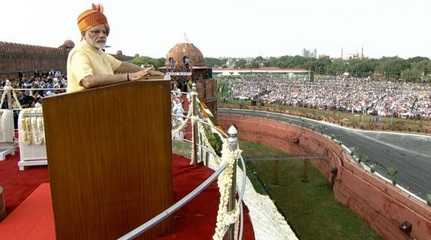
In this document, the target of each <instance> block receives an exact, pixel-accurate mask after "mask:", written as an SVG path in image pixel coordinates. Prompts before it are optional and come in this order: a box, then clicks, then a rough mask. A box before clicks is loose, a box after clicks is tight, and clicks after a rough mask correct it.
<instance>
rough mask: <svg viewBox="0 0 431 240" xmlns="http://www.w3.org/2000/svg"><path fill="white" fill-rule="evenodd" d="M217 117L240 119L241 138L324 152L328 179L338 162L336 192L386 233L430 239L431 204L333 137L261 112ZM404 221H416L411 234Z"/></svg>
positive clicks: (392, 239) (321, 164)
mask: <svg viewBox="0 0 431 240" xmlns="http://www.w3.org/2000/svg"><path fill="white" fill-rule="evenodd" d="M217 118H218V122H219V124H220V125H222V126H223V127H225V129H227V127H228V126H229V125H230V124H235V125H236V126H237V127H238V130H239V137H240V139H243V140H247V141H253V142H256V143H260V144H265V145H269V146H272V147H274V148H277V149H280V150H282V151H285V152H288V153H293V154H307V155H320V156H325V159H326V160H320V161H314V163H315V165H316V166H317V167H318V168H319V169H320V170H321V172H322V173H323V174H324V175H325V176H326V177H327V178H328V180H330V178H331V172H330V171H331V169H332V168H337V170H338V174H337V177H336V180H335V184H334V194H335V198H336V199H337V200H338V201H339V202H341V203H343V204H344V205H346V206H348V207H349V208H350V209H352V210H353V211H354V212H356V213H357V214H358V215H360V216H361V217H362V218H363V219H364V220H365V221H366V222H368V223H369V225H370V226H371V227H372V228H374V229H375V230H376V231H377V232H378V233H380V235H381V236H382V237H383V238H384V239H388V240H398V239H400V240H401V239H402V240H404V239H417V240H429V239H431V207H429V206H427V205H425V204H423V203H421V202H419V201H417V200H415V199H412V198H411V197H409V196H408V195H407V194H406V193H404V192H402V191H400V190H399V189H398V188H396V187H394V186H392V185H391V184H390V183H387V182H385V181H383V180H381V179H379V178H377V177H376V176H373V175H371V174H370V173H368V172H366V171H365V170H363V169H362V168H360V167H359V166H358V165H357V164H356V163H354V162H352V161H351V158H350V155H349V154H347V153H345V152H344V151H343V149H342V147H341V146H340V145H338V144H337V143H335V142H333V141H331V140H330V139H328V138H326V137H324V136H322V135H320V134H318V133H316V132H313V131H311V130H308V129H304V128H301V127H298V126H295V125H289V124H287V123H283V122H279V121H275V120H271V119H266V118H261V117H252V116H246V115H238V114H226V113H218V115H217ZM298 140H299V142H298ZM404 221H408V222H410V223H411V224H412V225H413V229H412V232H411V235H410V236H407V235H406V234H405V233H403V232H402V231H401V230H399V225H400V224H401V223H402V222H404Z"/></svg>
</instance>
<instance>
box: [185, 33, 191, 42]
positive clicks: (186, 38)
mask: <svg viewBox="0 0 431 240" xmlns="http://www.w3.org/2000/svg"><path fill="white" fill-rule="evenodd" d="M184 42H185V43H190V40H189V38H188V37H187V33H184Z"/></svg>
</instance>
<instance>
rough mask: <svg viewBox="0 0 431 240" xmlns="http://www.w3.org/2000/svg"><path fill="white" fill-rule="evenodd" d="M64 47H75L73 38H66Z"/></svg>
mask: <svg viewBox="0 0 431 240" xmlns="http://www.w3.org/2000/svg"><path fill="white" fill-rule="evenodd" d="M63 47H64V48H67V49H69V48H70V49H71V48H74V47H75V43H74V42H73V41H72V40H66V41H64V43H63Z"/></svg>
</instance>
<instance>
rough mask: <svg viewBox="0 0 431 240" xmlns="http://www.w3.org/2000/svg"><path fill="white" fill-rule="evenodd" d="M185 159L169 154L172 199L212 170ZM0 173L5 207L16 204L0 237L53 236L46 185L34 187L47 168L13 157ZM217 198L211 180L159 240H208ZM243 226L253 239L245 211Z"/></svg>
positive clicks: (0, 167)
mask: <svg viewBox="0 0 431 240" xmlns="http://www.w3.org/2000/svg"><path fill="white" fill-rule="evenodd" d="M188 162H189V160H188V159H185V158H183V157H180V156H174V157H173V169H172V174H173V178H174V193H175V199H176V200H179V199H180V198H181V197H183V196H184V195H186V194H187V193H189V192H190V191H192V190H193V189H194V188H195V187H196V186H198V185H199V184H200V183H201V182H202V181H204V180H205V179H206V178H207V177H208V176H209V175H211V173H212V171H211V170H210V169H208V168H205V167H199V166H198V167H190V166H189V165H188ZM0 176H1V177H0V185H2V186H3V187H4V188H5V195H6V206H7V208H8V209H9V211H10V210H12V209H14V208H15V207H16V206H17V205H19V206H18V207H17V208H16V209H15V210H14V211H13V212H11V213H10V214H9V216H8V217H6V219H5V220H3V222H0V239H8V240H9V239H10V240H15V239H16V240H21V239H32V240H33V239H34V240H42V239H43V240H49V239H55V236H54V223H53V213H52V208H51V196H50V190H49V184H42V185H41V186H40V187H38V186H39V185H40V184H41V183H43V182H47V181H48V171H47V168H46V167H40V168H39V167H36V168H35V167H33V168H28V170H25V171H24V172H20V171H18V167H17V160H16V157H11V158H8V159H7V160H5V161H2V162H0ZM36 188H37V189H36ZM35 189H36V190H35ZM33 191H34V192H33ZM32 192H33V193H32ZM30 194H31V195H30ZM29 195H30V196H29ZM27 197H28V198H27ZM26 198H27V199H26ZM24 199H25V201H24V202H22V201H23V200H24ZM218 199H219V193H218V189H217V185H216V183H213V184H212V185H211V186H210V187H209V188H208V189H207V190H205V191H204V192H203V193H201V194H200V195H199V196H198V197H197V198H195V199H194V200H193V201H192V202H190V203H189V204H187V205H186V206H184V207H183V208H182V209H181V210H179V211H178V212H177V213H175V215H174V229H173V234H171V235H169V236H165V237H162V238H160V239H163V240H168V239H187V240H189V239H190V240H194V239H196V240H197V239H211V238H212V235H213V233H214V228H215V222H216V214H217V208H218ZM21 202H22V204H21ZM245 212H247V210H246V211H245ZM244 229H245V231H244V239H254V235H253V229H252V226H251V223H250V218H249V217H248V214H246V215H245V224H244Z"/></svg>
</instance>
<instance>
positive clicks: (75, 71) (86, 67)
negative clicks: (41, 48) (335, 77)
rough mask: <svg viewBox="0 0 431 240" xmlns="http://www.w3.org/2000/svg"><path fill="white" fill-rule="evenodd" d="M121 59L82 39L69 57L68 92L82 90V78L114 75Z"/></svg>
mask: <svg viewBox="0 0 431 240" xmlns="http://www.w3.org/2000/svg"><path fill="white" fill-rule="evenodd" d="M120 65H121V61H119V60H117V59H116V58H114V57H113V56H111V55H109V54H106V53H105V52H103V51H101V50H97V49H96V48H94V47H92V46H90V45H89V44H88V43H87V42H86V41H85V40H82V41H81V42H80V43H78V45H77V46H76V47H74V48H73V49H72V51H70V53H69V57H68V58H67V92H68V93H69V92H76V91H81V90H83V89H84V87H83V86H82V85H81V84H80V82H81V80H82V79H84V78H85V77H87V76H90V75H99V74H107V75H112V74H114V71H115V70H116V69H117V68H118V67H120Z"/></svg>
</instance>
